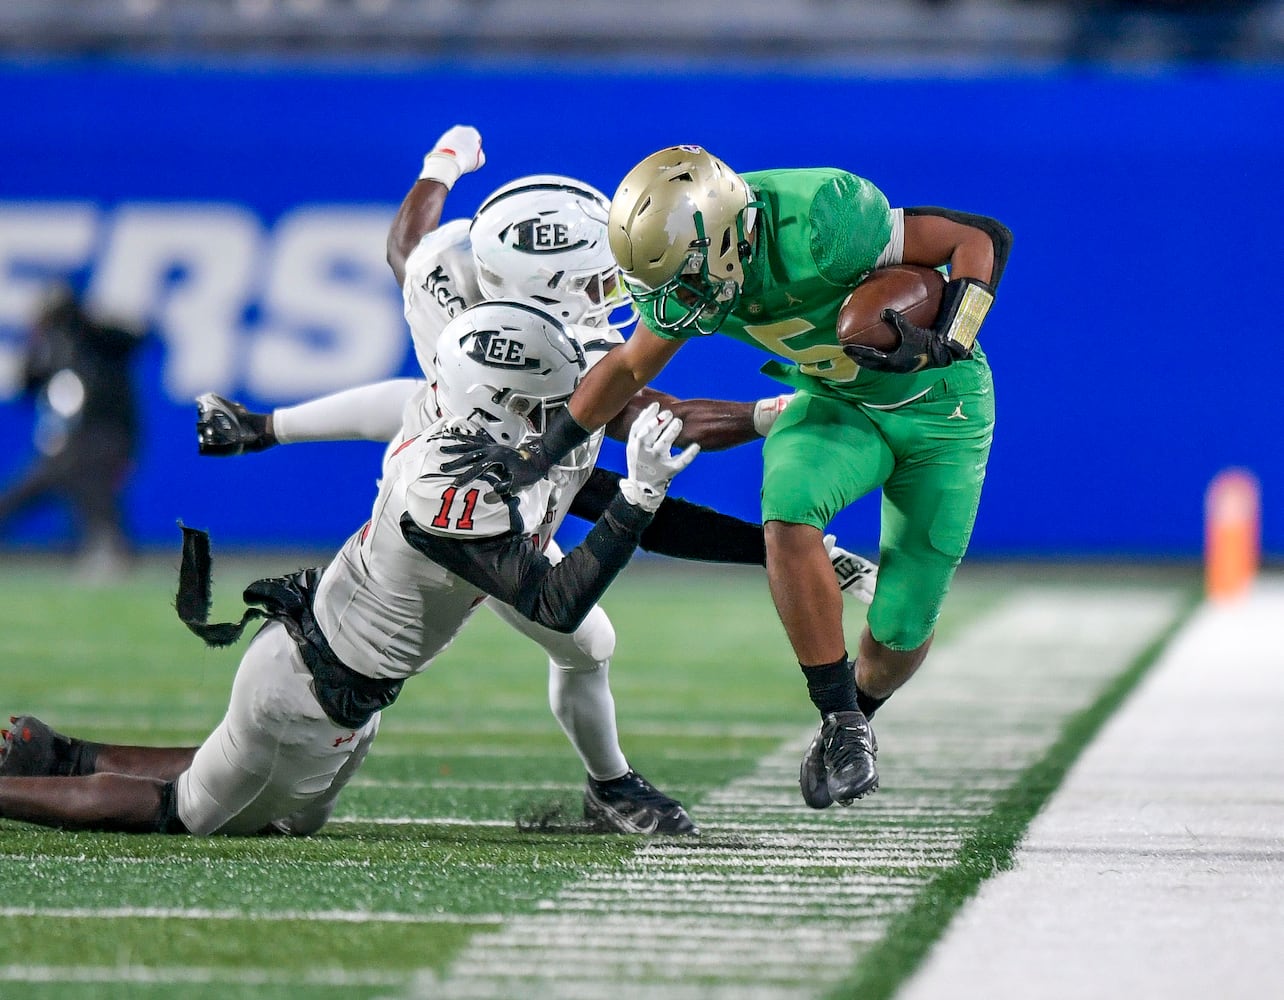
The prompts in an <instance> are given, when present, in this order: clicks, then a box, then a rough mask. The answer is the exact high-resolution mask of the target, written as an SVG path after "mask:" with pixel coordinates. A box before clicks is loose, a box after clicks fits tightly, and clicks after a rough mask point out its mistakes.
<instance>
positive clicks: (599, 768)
mask: <svg viewBox="0 0 1284 1000" xmlns="http://www.w3.org/2000/svg"><path fill="white" fill-rule="evenodd" d="M549 553H550V558H552V559H553V561H554V562H556V561H557V560H558V559H559V558H560V556H561V553H560V551H558V552H554V551H553V546H551V545H550V546H549ZM486 605H487V607H489V608H490V609H491V610H492V611H494V612H495V614H496V615H498V616H499V617H500V618H502V619H503V620H504V621H505V622H507V623H508V624H509V625H511V626H512V627H513V628H514V629H516V630H517V631H518V632H520V633H521V634H522V635H524V636H526V637H527V638H529V639H531V640H533V641H534V642H535V643H537V644H538V645H539V646H540V648H542V649H543V650H544V652H545V653H547V654H548V704H549V708H550V709H552V712H553V716H554V718H556V719H557V723H558V725H559V726H561V728H562V732H564V733H565V734H566V738H567V739H568V740H570V742H571V746H572V747H574V748H575V752H576V753H577V754H579V757H580V760H581V762H583V764H584V770H585V771H587V772H588V774H589V776H590V777H593V778H597V779H599V780H608V779H611V778H618V777H620V776H621V775H623V774H624V773H626V772H627V771H628V770H629V764H628V761H627V759H626V758H625V756H624V751H623V750H622V749H621V748H620V740H619V730H618V727H617V725H616V721H615V697H614V695H613V694H612V693H611V685H610V679H609V678H610V663H611V656H612V655H613V654H614V652H615V628H614V626H613V625H612V624H611V619H610V618H609V617H608V616H607V614H606V612H605V611H603V610H602V608H601V606H600V605H599V606H597V607H594V608H593V610H592V611H590V612H589V613H588V616H587V617H586V618H585V619H584V621H583V622H581V623H580V627H579V628H577V629H576V630H575V631H574V632H572V633H570V634H569V635H567V634H564V633H561V632H554V631H553V630H552V629H548V628H544V627H543V626H541V625H538V624H536V623H535V622H533V621H531V620H530V619H528V618H524V617H522V615H520V614H518V612H517V611H516V610H515V609H513V608H511V607H509V606H508V605H506V604H502V603H500V602H499V601H487V602H486Z"/></svg>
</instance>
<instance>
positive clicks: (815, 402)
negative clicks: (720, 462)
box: [762, 361, 994, 650]
mask: <svg viewBox="0 0 1284 1000" xmlns="http://www.w3.org/2000/svg"><path fill="white" fill-rule="evenodd" d="M942 376H943V377H942V378H941V380H940V381H939V382H937V383H936V384H935V385H933V387H932V388H931V389H930V390H928V392H927V393H925V394H924V395H923V396H921V397H919V398H918V399H916V400H913V401H912V402H909V403H905V404H902V405H900V406H898V407H896V408H894V409H877V408H874V407H871V406H867V405H864V404H860V403H856V402H854V401H851V400H846V399H841V398H839V397H836V396H833V395H828V394H821V393H813V392H807V391H801V392H799V393H798V394H797V395H796V396H795V397H794V399H793V401H792V402H791V403H790V404H789V406H788V407H787V408H786V409H785V412H784V413H782V414H781V416H780V419H779V420H777V421H776V425H775V426H774V427H773V428H772V430H771V434H770V435H769V436H768V437H767V441H766V443H765V445H764V446H763V485H762V519H763V523H764V524H765V523H766V522H767V521H784V522H787V523H790V524H809V525H812V526H813V527H816V528H819V529H821V530H822V531H823V530H824V529H825V527H826V525H828V524H829V522H830V521H831V520H833V518H834V516H835V515H836V514H837V513H838V512H839V511H840V510H842V509H843V508H845V507H847V506H848V505H849V504H851V503H854V502H855V501H856V500H859V499H860V498H861V497H863V496H864V495H865V494H867V493H869V492H870V491H871V490H874V489H877V488H879V487H882V490H883V501H882V511H881V526H880V533H879V569H878V586H877V590H876V593H875V595H874V602H873V604H872V605H871V606H870V609H869V614H868V617H867V621H868V624H869V627H870V631H871V633H872V634H873V636H874V638H875V639H877V640H878V641H879V642H880V643H882V644H883V645H885V646H888V647H890V648H891V649H896V650H910V649H917V648H918V647H919V646H921V645H922V644H923V643H924V642H925V641H926V640H927V639H928V637H929V636H930V635H931V634H932V630H933V629H934V628H935V627H936V620H937V618H938V617H939V615H940V612H941V605H942V603H943V602H944V600H945V595H946V593H947V592H948V591H949V588H950V582H951V580H952V579H953V577H954V571H955V570H956V569H957V568H958V565H959V563H960V562H961V561H962V559H963V554H964V553H965V552H966V551H967V545H968V541H969V539H970V538H971V535H972V525H973V522H974V521H975V520H976V511H977V507H978V505H979V504H980V500H981V485H982V483H984V481H985V466H986V461H987V460H988V458H989V454H990V441H991V438H992V435H993V429H994V393H993V388H992V382H991V378H990V371H989V367H988V366H987V365H985V363H984V362H981V361H972V362H966V363H961V364H958V365H955V366H952V367H951V368H949V369H946V371H945V372H943V373H942Z"/></svg>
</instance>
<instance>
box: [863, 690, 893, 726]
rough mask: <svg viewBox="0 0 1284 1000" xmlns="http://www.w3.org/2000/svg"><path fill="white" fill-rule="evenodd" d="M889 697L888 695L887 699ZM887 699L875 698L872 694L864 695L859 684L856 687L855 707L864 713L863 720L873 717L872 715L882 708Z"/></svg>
mask: <svg viewBox="0 0 1284 1000" xmlns="http://www.w3.org/2000/svg"><path fill="white" fill-rule="evenodd" d="M890 697H891V695H890V694H889V695H888V696H887V698H890ZM887 698H875V697H874V696H873V695H872V694H866V693H865V692H864V691H862V690H861V689H860V685H859V684H857V685H856V707H857V708H859V709H860V710H861V711H862V712H864V713H865V718H867V719H872V718H873V717H874V713H875V712H877V711H878V710H879V709H880V708H882V707H883V704H884V703H885V702H886V701H887Z"/></svg>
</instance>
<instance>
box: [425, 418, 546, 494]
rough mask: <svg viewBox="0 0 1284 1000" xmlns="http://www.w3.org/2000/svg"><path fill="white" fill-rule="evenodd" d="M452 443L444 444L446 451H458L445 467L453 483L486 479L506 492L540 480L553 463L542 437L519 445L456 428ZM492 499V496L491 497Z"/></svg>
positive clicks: (454, 452) (497, 489)
mask: <svg viewBox="0 0 1284 1000" xmlns="http://www.w3.org/2000/svg"><path fill="white" fill-rule="evenodd" d="M451 437H452V438H455V442H454V443H452V444H446V445H442V447H441V453H442V454H443V455H457V456H459V457H458V458H453V459H451V460H450V461H449V462H445V463H443V464H442V467H441V471H442V472H444V473H446V474H447V475H451V474H454V475H455V479H454V481H453V483H452V485H453V486H463V485H464V484H465V483H471V482H473V481H474V480H477V479H485V480H486V481H487V482H489V483H491V484H492V485H494V487H495V492H496V493H499V494H501V495H504V496H508V495H511V494H513V493H518V492H520V491H521V490H524V489H525V488H526V487H527V486H532V485H534V484H535V483H538V482H539V481H540V480H541V479H543V478H544V477H545V476H547V475H548V470H549V469H551V468H552V467H553V464H554V463H553V461H550V460H549V457H548V455H547V454H546V453H545V451H544V441H543V439H542V438H532V439H531V440H529V441H527V442H525V443H524V444H522V445H521V446H520V447H518V448H510V447H508V446H507V445H503V444H497V443H496V442H495V440H494V438H492V437H490V435H488V434H482V433H480V432H479V433H476V434H470V433H464V432H459V431H457V432H455V433H453V434H452V435H451ZM488 499H489V497H488Z"/></svg>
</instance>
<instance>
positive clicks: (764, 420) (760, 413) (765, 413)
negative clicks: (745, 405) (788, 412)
mask: <svg viewBox="0 0 1284 1000" xmlns="http://www.w3.org/2000/svg"><path fill="white" fill-rule="evenodd" d="M793 398H794V395H793V393H791V392H790V393H785V394H784V395H783V396H772V397H771V398H770V399H760V400H758V402H756V403H754V404H753V429H754V430H755V431H757V432H758V436H759V437H766V436H767V435H768V434H769V433H770V432H771V428H772V427H774V426H775V424H776V421H777V420H778V419H779V418H780V415H781V414H782V413H784V412H785V407H786V406H788V405H789V401H790V400H791V399H793Z"/></svg>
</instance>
